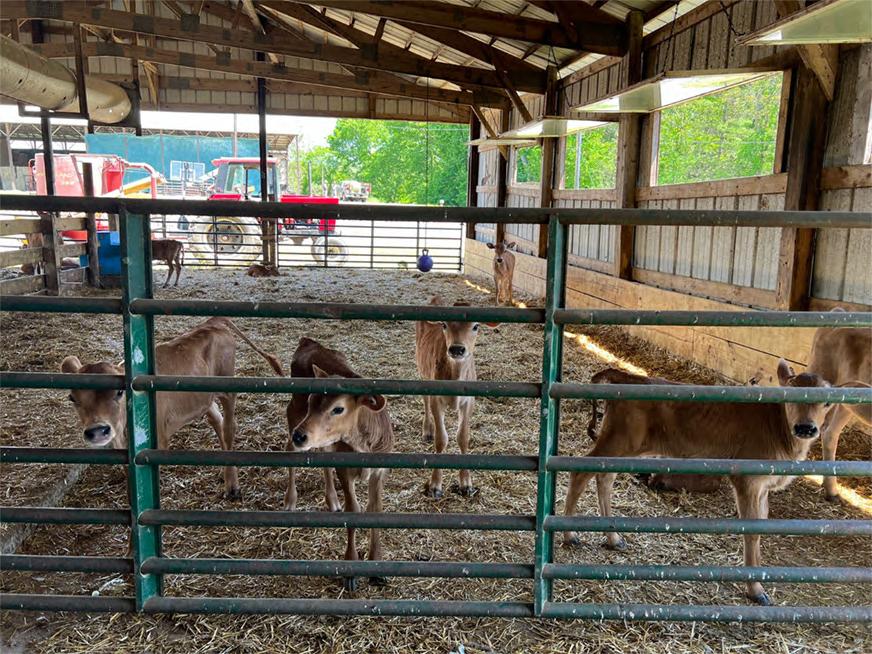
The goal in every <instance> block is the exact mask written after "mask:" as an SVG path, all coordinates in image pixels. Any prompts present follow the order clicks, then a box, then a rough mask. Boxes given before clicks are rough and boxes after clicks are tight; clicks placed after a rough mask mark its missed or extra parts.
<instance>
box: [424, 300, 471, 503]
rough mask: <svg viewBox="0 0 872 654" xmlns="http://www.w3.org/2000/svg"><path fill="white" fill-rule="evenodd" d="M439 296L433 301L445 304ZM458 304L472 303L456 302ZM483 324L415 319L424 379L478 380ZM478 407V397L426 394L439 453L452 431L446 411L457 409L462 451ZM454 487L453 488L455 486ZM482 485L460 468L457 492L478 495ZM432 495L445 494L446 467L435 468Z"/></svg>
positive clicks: (428, 433) (427, 425) (428, 425)
mask: <svg viewBox="0 0 872 654" xmlns="http://www.w3.org/2000/svg"><path fill="white" fill-rule="evenodd" d="M441 303H442V302H441V300H440V298H438V297H434V298H433V299H431V300H430V304H436V305H438V304H441ZM454 306H456V307H457V306H469V305H468V304H466V303H465V302H455V303H454ZM479 329H480V325H479V323H477V322H432V321H418V322H416V323H415V363H416V365H417V367H418V374H419V375H421V379H438V380H454V381H457V380H462V381H475V380H476V374H475V359H474V358H473V355H474V353H475V341H476V338H477V337H478V332H479ZM474 407H475V398H474V397H441V396H431V395H425V396H424V421H423V427H422V430H423V435H424V440H425V441H426V442H429V441H431V440H432V441H434V442H435V446H436V453H437V454H441V453H442V452H444V451H445V449H446V448H447V447H448V432H447V431H446V429H445V412H446V411H447V410H448V409H452V410H454V411H457V414H458V426H457V444H458V445H459V446H460V451H461V453H463V454H466V453H467V452H468V451H469V422H470V419H471V418H472V410H473V408H474ZM452 490H453V489H452ZM477 490H478V489H476V488H475V487H473V485H472V477H471V475H470V474H469V470H461V471H460V483H459V484H458V486H457V492H458V493H460V494H461V495H463V496H464V497H470V496H472V495H475V493H476V492H477ZM424 493H425V494H426V495H427V496H428V497H435V498H440V497H442V494H443V493H442V470H439V469H434V470H433V474H432V476H431V478H430V481H429V482H428V483H427V484H426V486H425V488H424Z"/></svg>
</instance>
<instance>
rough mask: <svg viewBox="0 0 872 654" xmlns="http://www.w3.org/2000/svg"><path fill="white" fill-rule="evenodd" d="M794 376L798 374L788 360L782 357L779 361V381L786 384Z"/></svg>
mask: <svg viewBox="0 0 872 654" xmlns="http://www.w3.org/2000/svg"><path fill="white" fill-rule="evenodd" d="M794 376H796V373H795V372H793V368H791V367H790V365H789V364H788V363H787V361H785V360H784V359H780V360H779V361H778V383H779V384H781V385H782V386H784V385H786V384H787V382H788V380H789V379H790V378H791V377H794Z"/></svg>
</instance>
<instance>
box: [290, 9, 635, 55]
mask: <svg viewBox="0 0 872 654" xmlns="http://www.w3.org/2000/svg"><path fill="white" fill-rule="evenodd" d="M291 1H292V2H298V3H299V2H303V0H291ZM303 4H308V3H307V2H305V3H303ZM317 4H319V5H321V6H323V7H331V8H333V9H343V10H345V11H354V12H359V13H364V14H371V15H373V16H384V17H385V18H390V19H393V20H404V21H409V22H413V23H419V24H422V25H432V26H433V27H446V28H448V29H452V30H462V31H464V32H475V33H477V34H487V35H489V36H493V37H498V38H506V39H516V40H519V41H529V42H531V43H539V44H541V45H548V46H553V47H558V48H572V49H576V50H588V51H590V52H596V53H599V54H608V55H623V54H624V53H625V52H626V50H627V48H626V42H627V39H626V30H625V28H624V26H623V25H620V24H614V23H612V22H599V21H598V22H590V23H587V24H585V25H584V29H582V30H581V32H580V33H578V34H576V33H572V32H571V31H568V30H566V29H564V28H563V27H562V26H561V25H560V23H556V22H551V21H546V20H538V19H535V18H526V17H523V16H514V15H511V14H506V13H502V12H497V11H488V10H485V9H479V8H477V7H468V6H464V5H455V4H447V3H443V2H433V1H430V0H405V1H403V2H394V1H390V0H384V1H381V2H365V1H363V0H323V2H320V1H319V2H318V3H317Z"/></svg>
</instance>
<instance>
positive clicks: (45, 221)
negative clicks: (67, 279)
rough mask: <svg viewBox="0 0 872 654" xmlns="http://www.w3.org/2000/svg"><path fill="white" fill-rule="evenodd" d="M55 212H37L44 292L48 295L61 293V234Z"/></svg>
mask: <svg viewBox="0 0 872 654" xmlns="http://www.w3.org/2000/svg"><path fill="white" fill-rule="evenodd" d="M56 219H57V214H54V213H49V212H44V213H40V214H39V231H40V232H42V262H43V270H44V273H45V292H46V293H47V294H48V295H62V290H63V289H62V288H61V280H60V272H61V261H62V256H61V245H62V242H61V235H60V233H59V232H58V230H57V227H56V225H55V221H56Z"/></svg>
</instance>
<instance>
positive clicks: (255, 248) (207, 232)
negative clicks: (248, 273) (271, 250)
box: [189, 216, 263, 266]
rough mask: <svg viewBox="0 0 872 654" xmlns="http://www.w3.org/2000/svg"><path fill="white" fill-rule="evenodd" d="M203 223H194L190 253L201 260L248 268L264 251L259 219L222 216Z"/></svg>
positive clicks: (207, 262) (206, 262) (204, 220)
mask: <svg viewBox="0 0 872 654" xmlns="http://www.w3.org/2000/svg"><path fill="white" fill-rule="evenodd" d="M197 222H200V221H197ZM203 222H204V223H205V224H193V225H192V226H191V227H192V229H191V231H190V247H189V251H190V252H191V253H192V254H193V255H194V257H195V258H196V259H197V260H198V261H201V262H203V263H205V264H209V263H213V264H216V263H217V264H218V265H221V264H224V265H235V266H248V265H249V264H251V263H252V262H254V261H255V260H257V258H258V257H260V255H261V253H262V252H263V246H262V243H261V229H260V223H258V222H257V220H256V219H255V218H248V217H242V216H218V217H217V218H215V219H214V220H212V221H211V222H208V219H207V218H205V219H203ZM195 230H196V231H195Z"/></svg>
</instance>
